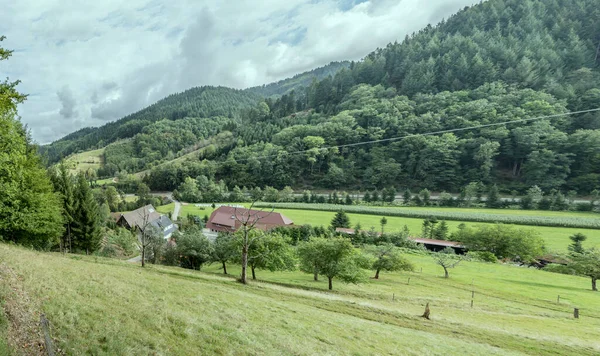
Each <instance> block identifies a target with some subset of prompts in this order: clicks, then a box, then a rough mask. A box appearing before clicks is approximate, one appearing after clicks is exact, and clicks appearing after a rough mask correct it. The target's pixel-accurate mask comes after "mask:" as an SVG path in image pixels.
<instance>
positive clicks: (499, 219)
mask: <svg viewBox="0 0 600 356" xmlns="http://www.w3.org/2000/svg"><path fill="white" fill-rule="evenodd" d="M255 206H257V207H275V208H279V209H299V210H317V211H338V210H340V209H341V210H344V211H345V212H347V213H354V214H368V215H379V216H401V217H406V218H419V219H430V218H435V219H439V220H454V221H469V222H481V223H504V224H516V225H533V226H553V227H574V228H582V229H600V216H599V218H598V219H595V218H578V217H562V218H561V217H549V216H526V215H522V216H519V215H504V214H488V213H464V212H452V211H423V210H412V209H410V208H394V207H388V208H381V207H371V206H360V205H335V204H305V203H256V204H255Z"/></svg>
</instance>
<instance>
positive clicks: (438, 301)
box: [0, 244, 600, 355]
mask: <svg viewBox="0 0 600 356" xmlns="http://www.w3.org/2000/svg"><path fill="white" fill-rule="evenodd" d="M407 258H409V259H410V260H411V261H412V262H413V263H414V264H415V266H416V272H403V273H384V274H382V276H381V279H380V280H377V281H375V280H369V281H367V282H365V283H363V284H359V285H352V284H350V285H346V284H342V283H340V282H339V281H335V280H334V291H333V292H328V291H326V288H327V283H326V282H325V281H318V282H314V281H312V275H307V274H303V273H301V272H277V273H271V272H266V271H257V276H258V278H259V279H260V280H259V281H252V282H251V283H250V284H249V285H247V286H243V285H241V284H239V283H238V282H236V281H235V279H234V278H232V277H231V276H224V275H222V274H221V273H220V271H219V268H218V266H216V265H213V266H208V267H206V268H205V270H204V271H203V272H197V271H190V270H183V269H180V268H175V267H163V266H150V267H148V268H145V269H142V268H141V267H140V266H139V265H137V264H130V263H127V262H122V261H117V260H111V259H104V258H98V257H91V256H89V257H88V256H69V255H67V256H62V255H60V254H55V253H39V252H33V251H30V250H26V249H23V248H19V247H13V246H8V245H4V244H1V245H0V260H2V261H3V263H2V264H1V265H0V277H1V278H2V280H3V283H2V284H1V285H0V296H1V297H2V300H4V301H5V303H4V305H5V308H6V307H10V308H13V309H14V308H18V307H22V308H21V310H22V311H25V312H24V313H22V314H19V318H20V319H22V320H26V319H28V318H29V319H31V320H39V313H45V315H46V317H47V318H48V320H50V322H51V325H52V328H51V333H52V337H53V339H54V343H55V346H57V347H59V348H61V349H62V350H63V351H64V352H65V353H66V354H68V355H79V354H94V355H147V354H154V355H165V354H169V355H189V354H228V355H242V354H265V355H275V354H295V355H314V354H332V355H358V354H406V355H482V354H489V355H526V354H528V355H540V354H554V355H595V354H598V353H600V342H599V341H598V340H597V337H596V335H597V330H598V328H600V299H598V294H597V293H595V292H592V291H591V290H590V286H589V284H590V283H589V280H588V279H585V278H580V277H574V276H565V275H557V274H552V273H548V272H543V271H538V270H534V269H527V268H522V267H514V266H509V265H500V264H485V263H475V262H464V263H463V264H461V265H459V266H458V267H457V268H455V269H453V270H451V272H450V276H451V277H450V279H447V280H446V279H443V278H441V277H440V276H441V269H440V268H439V267H438V266H436V265H435V264H434V263H433V261H432V259H431V258H430V257H428V256H413V255H408V256H407ZM229 269H230V271H231V272H232V273H234V274H237V273H238V271H239V267H237V266H231V267H230V268H229ZM421 269H422V272H421ZM409 278H410V282H409V280H408V279H409ZM15 290H18V291H20V293H19V295H16V294H15V293H14V291H15ZM472 291H474V295H475V297H474V305H473V307H472V308H471V306H470V301H471V293H472ZM558 295H560V296H561V299H560V303H557V300H556V299H557V296H558ZM426 303H430V308H431V320H425V319H423V318H421V317H420V315H421V314H422V313H423V310H424V306H425V304H426ZM573 307H579V308H580V313H581V318H580V319H578V320H575V319H573V316H572V313H573ZM11 311H14V310H12V309H11V310H9V312H11ZM8 315H13V314H8ZM13 317H14V315H13ZM0 320H1V319H0ZM11 325H12V324H11ZM19 331H20V330H16V329H13V328H12V327H10V328H9V329H8V330H7V328H6V324H4V325H3V324H1V323H0V336H1V335H2V333H6V332H8V334H9V335H14V334H15V333H18V332H19ZM1 345H2V342H0V347H1Z"/></svg>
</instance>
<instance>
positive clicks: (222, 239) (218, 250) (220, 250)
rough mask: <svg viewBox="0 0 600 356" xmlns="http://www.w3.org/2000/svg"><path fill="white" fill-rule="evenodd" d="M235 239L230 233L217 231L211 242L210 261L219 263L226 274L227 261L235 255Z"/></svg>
mask: <svg viewBox="0 0 600 356" xmlns="http://www.w3.org/2000/svg"><path fill="white" fill-rule="evenodd" d="M237 253H238V251H237V249H236V246H235V240H234V238H233V236H232V235H231V234H228V233H219V234H218V235H217V237H216V238H215V240H214V241H213V242H212V255H211V261H212V262H218V263H221V265H222V268H223V274H227V262H229V261H231V260H232V259H233V258H235V256H236V255H237Z"/></svg>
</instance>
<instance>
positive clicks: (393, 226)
mask: <svg viewBox="0 0 600 356" xmlns="http://www.w3.org/2000/svg"><path fill="white" fill-rule="evenodd" d="M246 205H247V204H246ZM173 207H174V204H169V205H164V206H161V207H158V208H157V210H158V211H160V212H162V213H165V214H166V213H168V212H169V211H173ZM419 209H420V208H419ZM422 209H430V210H441V209H449V208H422ZM212 210H213V209H212V208H210V207H206V208H204V210H201V209H200V208H197V207H195V206H194V205H193V204H189V205H183V206H182V208H181V211H180V213H179V216H181V217H185V216H186V215H187V214H188V213H189V214H193V215H198V216H201V217H203V216H204V215H209V216H210V214H211V213H212ZM456 210H457V211H462V212H471V211H476V212H482V213H484V212H492V213H502V214H515V215H518V214H531V215H536V216H583V217H594V216H599V215H598V214H594V213H577V212H556V211H522V210H503V209H498V210H493V209H456ZM277 211H278V212H280V213H282V214H284V215H286V216H287V217H289V218H290V219H292V220H293V221H294V223H295V224H296V225H303V224H310V225H317V226H318V225H322V226H328V225H329V224H330V222H331V219H332V218H333V216H334V215H335V213H333V212H327V211H313V210H296V209H278V210H277ZM453 211H454V209H453ZM561 214H564V215H561ZM348 216H349V217H350V223H351V224H352V226H354V225H355V224H356V223H360V224H361V226H362V228H363V229H365V230H369V229H370V228H371V227H374V228H375V229H376V230H378V231H379V230H380V229H381V226H380V225H379V221H380V220H381V216H377V215H365V214H348ZM386 219H387V221H388V223H387V225H386V226H385V231H388V232H395V231H400V230H401V229H402V228H403V227H404V225H406V226H408V228H409V229H410V231H411V232H412V233H413V234H414V235H417V234H419V233H420V232H421V227H422V224H423V220H422V219H411V218H404V217H393V216H391V217H390V216H388V217H387V218H386ZM447 223H448V226H449V227H450V232H452V231H454V230H456V228H457V227H458V225H459V224H460V222H458V221H447ZM466 224H468V225H470V226H477V225H481V224H480V223H471V222H467V223H466ZM515 227H516V228H519V229H534V230H536V231H538V232H539V233H540V235H541V236H542V237H543V238H544V240H545V241H546V247H548V248H549V249H550V250H553V251H562V252H566V251H567V246H568V245H569V244H570V243H571V241H570V240H569V236H571V235H573V234H575V233H578V232H581V233H583V234H584V235H586V236H587V237H588V240H587V241H586V242H585V244H586V245H587V246H588V247H600V230H592V229H576V228H557V227H546V226H520V225H515Z"/></svg>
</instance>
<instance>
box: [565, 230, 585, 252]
mask: <svg viewBox="0 0 600 356" xmlns="http://www.w3.org/2000/svg"><path fill="white" fill-rule="evenodd" d="M569 239H570V240H571V241H572V243H571V244H570V245H569V251H571V252H574V253H583V252H584V248H583V241H585V240H587V236H585V235H584V234H582V233H577V234H574V235H571V236H569Z"/></svg>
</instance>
